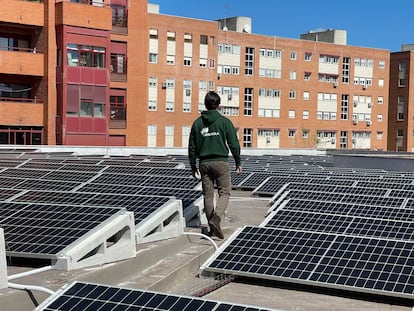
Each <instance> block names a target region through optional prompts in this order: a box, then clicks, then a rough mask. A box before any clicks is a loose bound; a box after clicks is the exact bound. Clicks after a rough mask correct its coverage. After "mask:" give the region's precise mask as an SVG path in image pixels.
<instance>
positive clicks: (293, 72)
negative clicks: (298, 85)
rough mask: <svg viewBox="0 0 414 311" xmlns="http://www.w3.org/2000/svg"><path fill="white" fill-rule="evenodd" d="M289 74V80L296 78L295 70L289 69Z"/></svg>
mask: <svg viewBox="0 0 414 311" xmlns="http://www.w3.org/2000/svg"><path fill="white" fill-rule="evenodd" d="M289 76H290V80H296V71H291V72H290V75H289Z"/></svg>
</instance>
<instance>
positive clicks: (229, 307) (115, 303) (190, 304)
mask: <svg viewBox="0 0 414 311" xmlns="http://www.w3.org/2000/svg"><path fill="white" fill-rule="evenodd" d="M34 310H35V311H58V310H66V311H75V310H76V311H77V310H131V311H138V310H147V311H165V310H172V311H210V310H211V311H213V310H214V311H266V310H271V309H265V308H260V307H254V306H247V305H240V304H233V303H228V302H219V301H214V300H206V299H202V298H198V297H190V296H180V295H172V294H166V293H161V292H154V291H147V290H142V289H129V288H123V287H116V286H110V285H102V284H93V283H87V282H74V283H72V284H70V285H69V286H66V287H64V288H63V289H62V290H60V291H59V292H58V293H57V294H55V295H53V296H52V297H49V299H47V300H46V301H44V302H43V303H42V304H41V305H39V306H38V307H36V309H34Z"/></svg>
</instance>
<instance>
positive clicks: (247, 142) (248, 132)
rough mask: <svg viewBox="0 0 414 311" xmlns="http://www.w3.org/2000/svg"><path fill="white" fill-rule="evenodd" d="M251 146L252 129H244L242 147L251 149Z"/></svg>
mask: <svg viewBox="0 0 414 311" xmlns="http://www.w3.org/2000/svg"><path fill="white" fill-rule="evenodd" d="M252 145H253V129H251V128H245V129H244V130H243V147H252Z"/></svg>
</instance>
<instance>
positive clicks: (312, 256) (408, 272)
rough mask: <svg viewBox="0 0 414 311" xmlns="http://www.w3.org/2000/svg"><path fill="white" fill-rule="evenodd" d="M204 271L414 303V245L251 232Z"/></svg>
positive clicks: (325, 235) (264, 230) (285, 232)
mask: <svg viewBox="0 0 414 311" xmlns="http://www.w3.org/2000/svg"><path fill="white" fill-rule="evenodd" d="M204 269H205V270H206V271H210V272H217V273H233V274H235V275H241V276H249V277H256V278H262V279H271V280H278V281H287V282H298V283H302V284H309V285H314V286H322V287H332V288H341V289H346V290H350V291H362V292H368V293H375V294H380V295H386V296H396V297H401V298H409V299H412V298H413V294H414V242H409V241H398V240H385V239H376V238H367V237H357V236H346V235H335V234H328V233H318V232H306V231H299V230H297V231H296V230H284V229H277V228H266V227H251V226H247V227H245V228H243V229H242V230H241V231H240V232H239V233H238V234H237V235H236V236H235V237H234V238H233V239H232V240H231V241H229V243H228V244H227V245H226V246H225V247H224V248H223V249H222V251H221V252H219V253H218V254H216V255H215V256H214V258H213V259H212V260H211V262H210V263H209V264H208V266H206V267H205V268H204Z"/></svg>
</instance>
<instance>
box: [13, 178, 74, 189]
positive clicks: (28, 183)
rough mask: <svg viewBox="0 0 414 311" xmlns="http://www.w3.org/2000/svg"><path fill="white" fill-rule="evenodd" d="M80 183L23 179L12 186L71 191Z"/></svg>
mask: <svg viewBox="0 0 414 311" xmlns="http://www.w3.org/2000/svg"><path fill="white" fill-rule="evenodd" d="M79 185H81V183H80V182H76V181H63V180H44V179H25V180H23V179H22V180H21V182H20V183H19V184H18V185H16V186H15V187H14V188H16V189H22V190H49V191H71V190H73V189H75V188H77V187H79Z"/></svg>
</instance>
